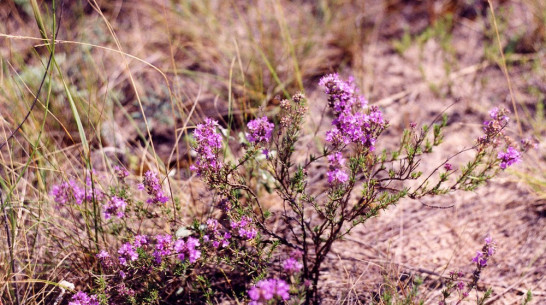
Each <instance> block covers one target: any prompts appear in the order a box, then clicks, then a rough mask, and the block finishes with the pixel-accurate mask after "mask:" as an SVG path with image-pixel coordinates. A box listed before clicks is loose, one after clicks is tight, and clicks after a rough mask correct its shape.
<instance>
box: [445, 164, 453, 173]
mask: <svg viewBox="0 0 546 305" xmlns="http://www.w3.org/2000/svg"><path fill="white" fill-rule="evenodd" d="M444 169H445V170H446V171H448V172H449V171H450V170H452V169H453V165H451V164H450V163H446V164H444Z"/></svg>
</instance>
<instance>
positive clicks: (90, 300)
mask: <svg viewBox="0 0 546 305" xmlns="http://www.w3.org/2000/svg"><path fill="white" fill-rule="evenodd" d="M68 305H99V300H98V298H97V296H96V295H92V296H89V295H87V293H85V292H83V291H78V292H77V293H76V294H75V295H73V296H72V299H70V302H68Z"/></svg>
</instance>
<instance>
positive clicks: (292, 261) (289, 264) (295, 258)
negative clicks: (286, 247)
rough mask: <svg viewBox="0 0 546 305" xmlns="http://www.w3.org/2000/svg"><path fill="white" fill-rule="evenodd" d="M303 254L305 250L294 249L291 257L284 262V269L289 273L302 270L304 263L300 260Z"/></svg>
mask: <svg viewBox="0 0 546 305" xmlns="http://www.w3.org/2000/svg"><path fill="white" fill-rule="evenodd" d="M302 256H303V252H301V251H300V250H293V251H292V253H290V257H289V258H287V259H286V260H285V261H284V262H283V263H282V268H283V270H284V271H286V272H287V273H288V274H294V273H298V272H300V271H301V269H302V268H303V265H302V263H300V262H299V260H300V259H301V258H302Z"/></svg>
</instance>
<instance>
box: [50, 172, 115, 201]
mask: <svg viewBox="0 0 546 305" xmlns="http://www.w3.org/2000/svg"><path fill="white" fill-rule="evenodd" d="M49 194H50V195H51V196H53V200H54V201H55V203H56V204H57V208H61V207H63V206H65V205H68V204H72V203H75V204H77V205H81V204H82V203H83V202H84V201H93V200H96V201H101V200H103V199H104V197H105V196H104V193H103V192H102V191H101V190H100V189H98V188H97V185H96V184H95V185H93V183H92V181H91V178H90V177H89V176H88V177H87V179H86V185H85V187H81V186H79V185H78V184H77V183H76V182H75V181H74V180H69V181H65V182H62V183H60V184H57V185H54V186H53V187H52V188H51V191H50V193H49Z"/></svg>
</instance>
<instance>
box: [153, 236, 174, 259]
mask: <svg viewBox="0 0 546 305" xmlns="http://www.w3.org/2000/svg"><path fill="white" fill-rule="evenodd" d="M172 239H173V238H172V236H171V235H169V234H165V235H161V234H158V235H156V236H155V241H156V244H155V251H154V253H153V255H154V258H155V261H156V263H158V264H161V260H162V258H163V257H164V256H167V255H170V254H171V252H172V248H173V244H172Z"/></svg>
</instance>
